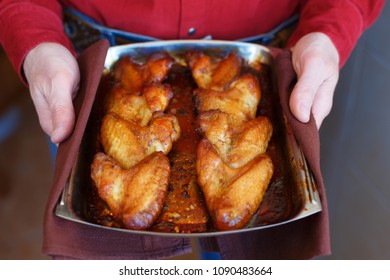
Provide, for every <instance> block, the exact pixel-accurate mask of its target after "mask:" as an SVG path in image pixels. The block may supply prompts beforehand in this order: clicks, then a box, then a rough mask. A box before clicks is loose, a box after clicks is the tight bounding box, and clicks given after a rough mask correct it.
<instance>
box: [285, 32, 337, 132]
mask: <svg viewBox="0 0 390 280" xmlns="http://www.w3.org/2000/svg"><path fill="white" fill-rule="evenodd" d="M292 63H293V67H294V69H295V72H296V73H297V77H298V82H297V84H296V85H295V87H294V89H293V91H292V93H291V97H290V109H291V112H292V113H293V115H294V116H295V117H296V118H297V119H298V120H299V121H301V122H304V123H306V122H308V121H309V118H310V111H311V112H312V113H313V116H314V119H315V121H316V124H317V128H318V129H319V128H320V126H321V124H322V121H323V120H324V119H325V117H326V116H327V115H328V114H329V112H330V110H331V108H332V101H333V93H334V90H335V87H336V84H337V81H338V77H339V54H338V52H337V49H336V47H335V46H334V45H333V43H332V41H331V40H330V39H329V37H328V36H326V35H325V34H323V33H310V34H307V35H305V36H304V37H302V38H301V39H300V40H299V41H298V42H297V43H296V45H295V46H294V47H293V48H292Z"/></svg>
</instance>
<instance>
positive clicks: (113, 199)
mask: <svg viewBox="0 0 390 280" xmlns="http://www.w3.org/2000/svg"><path fill="white" fill-rule="evenodd" d="M169 171H170V165H169V160H168V158H167V156H166V155H164V154H163V153H162V152H157V153H153V154H151V155H150V156H148V157H146V158H145V159H144V160H142V161H140V162H139V163H137V164H136V165H134V166H133V167H132V168H130V169H123V168H121V167H120V166H119V164H118V163H117V162H116V161H115V160H114V159H112V158H110V157H108V156H107V155H105V154H104V153H97V154H96V155H95V157H94V160H93V163H92V167H91V177H92V179H93V181H94V182H95V185H96V187H97V190H98V193H99V196H100V197H101V198H102V199H103V200H104V201H105V202H106V203H107V204H108V206H109V207H110V209H111V211H112V213H113V215H114V217H115V218H116V219H118V220H119V221H120V222H121V223H122V224H123V226H124V227H125V228H127V229H135V230H141V229H147V228H149V227H150V226H151V225H152V224H153V223H154V221H155V220H156V219H157V217H158V216H159V214H160V213H161V210H162V208H163V206H164V201H165V198H166V194H167V191H168V179H169Z"/></svg>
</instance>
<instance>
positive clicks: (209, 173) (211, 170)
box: [196, 139, 273, 230]
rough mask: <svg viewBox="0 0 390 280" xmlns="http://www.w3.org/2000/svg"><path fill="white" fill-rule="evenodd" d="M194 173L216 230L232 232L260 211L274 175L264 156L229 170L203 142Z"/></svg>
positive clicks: (269, 163) (271, 165)
mask: <svg viewBox="0 0 390 280" xmlns="http://www.w3.org/2000/svg"><path fill="white" fill-rule="evenodd" d="M196 170H197V174H198V183H199V185H200V187H201V188H202V191H203V193H204V195H205V199H206V204H207V208H208V210H209V212H210V215H211V217H212V220H213V223H214V226H215V228H216V229H217V230H231V229H239V228H241V227H243V226H245V225H246V224H247V222H248V221H249V219H250V218H251V217H252V215H253V214H254V213H255V212H256V211H257V209H258V208H259V206H260V203H261V201H262V199H263V195H264V193H265V191H266V190H267V188H268V184H269V182H270V180H271V177H272V175H273V164H272V161H271V159H270V158H269V157H268V156H267V155H265V154H263V155H260V156H258V157H257V158H255V159H254V160H252V161H250V162H249V163H248V164H246V165H244V166H242V167H240V168H235V169H232V168H230V167H229V166H227V165H226V164H224V163H223V161H222V159H221V157H219V155H218V154H217V153H216V152H215V150H214V148H213V147H212V145H211V143H210V142H208V140H207V139H203V140H202V141H201V142H200V144H199V146H198V150H197V162H196Z"/></svg>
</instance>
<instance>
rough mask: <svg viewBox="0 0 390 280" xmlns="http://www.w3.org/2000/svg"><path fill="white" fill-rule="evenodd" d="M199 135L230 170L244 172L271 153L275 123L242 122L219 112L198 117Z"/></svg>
mask: <svg viewBox="0 0 390 280" xmlns="http://www.w3.org/2000/svg"><path fill="white" fill-rule="evenodd" d="M198 125H199V131H200V132H201V133H202V135H203V136H204V137H205V138H206V139H208V140H209V142H210V143H211V144H212V145H213V147H214V149H215V150H216V152H217V153H218V155H219V156H220V157H221V158H222V160H223V162H224V163H225V164H227V165H228V166H229V167H230V168H240V167H242V166H244V165H245V164H247V163H248V162H249V161H251V160H253V159H254V158H256V157H257V156H259V155H261V154H263V153H265V152H266V151H267V147H268V142H269V140H270V139H271V136H272V124H271V121H270V120H269V119H268V118H267V117H264V116H259V117H257V118H256V119H253V120H250V121H246V122H240V121H239V120H237V119H236V118H234V117H231V116H229V115H228V114H226V113H223V112H221V111H219V110H216V111H207V112H204V113H202V114H200V115H199V117H198Z"/></svg>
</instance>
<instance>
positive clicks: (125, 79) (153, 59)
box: [113, 53, 174, 94]
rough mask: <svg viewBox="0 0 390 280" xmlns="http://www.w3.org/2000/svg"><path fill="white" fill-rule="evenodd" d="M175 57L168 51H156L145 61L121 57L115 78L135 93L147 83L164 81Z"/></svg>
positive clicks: (117, 64)
mask: <svg viewBox="0 0 390 280" xmlns="http://www.w3.org/2000/svg"><path fill="white" fill-rule="evenodd" d="M173 62H174V59H173V58H172V57H171V56H169V54H167V53H155V54H153V55H151V56H150V57H149V58H148V59H147V61H146V62H145V63H137V62H135V61H133V59H132V58H131V57H130V56H123V57H121V58H120V59H119V60H118V62H117V63H116V64H115V66H114V69H113V71H114V76H115V79H116V80H117V81H118V82H120V83H122V84H123V86H124V87H125V88H126V89H127V90H129V91H130V92H131V93H133V94H137V93H139V92H140V91H141V90H142V88H143V87H144V86H145V85H148V84H150V83H153V82H162V81H163V80H164V79H165V78H166V76H167V74H168V71H169V69H170V68H171V66H172V64H173Z"/></svg>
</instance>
